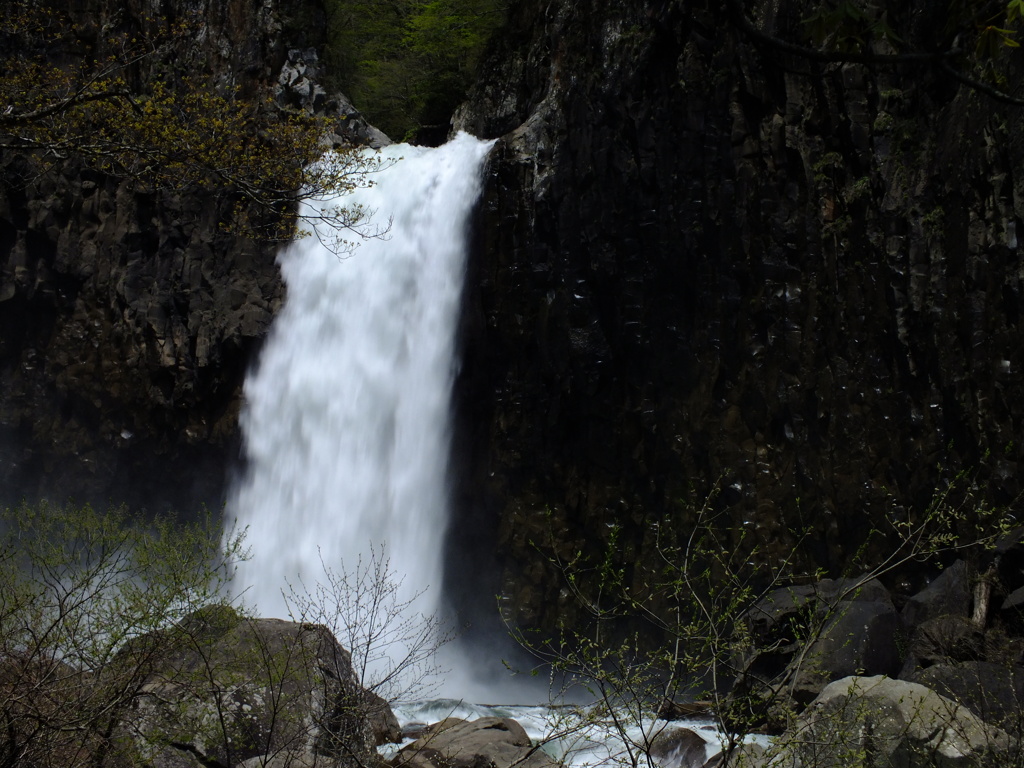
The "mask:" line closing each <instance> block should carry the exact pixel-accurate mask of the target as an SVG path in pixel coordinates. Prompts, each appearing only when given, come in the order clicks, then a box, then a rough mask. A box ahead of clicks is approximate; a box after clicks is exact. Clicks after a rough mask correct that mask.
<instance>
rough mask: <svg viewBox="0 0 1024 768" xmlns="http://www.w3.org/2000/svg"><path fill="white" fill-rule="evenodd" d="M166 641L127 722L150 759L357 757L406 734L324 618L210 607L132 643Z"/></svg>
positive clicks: (175, 763)
mask: <svg viewBox="0 0 1024 768" xmlns="http://www.w3.org/2000/svg"><path fill="white" fill-rule="evenodd" d="M148 649H160V650H159V656H158V657H157V660H156V663H155V664H154V667H153V671H152V673H151V674H150V675H149V676H148V678H147V679H146V680H145V681H144V684H143V686H142V688H141V694H140V696H139V697H138V699H137V706H136V708H135V709H134V711H133V712H132V713H131V714H130V715H129V716H128V717H127V718H126V720H125V722H124V723H123V730H124V731H125V732H126V733H127V734H129V735H130V737H131V738H132V739H133V740H134V742H135V744H136V745H137V748H138V750H139V751H140V753H141V754H142V755H143V756H144V757H145V759H146V763H147V764H148V765H151V766H153V768H179V767H182V768H183V767H184V766H199V765H207V766H208V765H221V766H229V767H230V766H238V765H241V764H249V765H251V764H252V761H256V763H260V764H262V763H265V762H267V761H268V760H269V761H271V764H273V765H282V766H284V765H296V766H307V765H325V766H332V768H333V767H334V766H338V767H344V766H352V768H355V766H360V768H362V767H364V766H367V765H371V764H373V763H374V762H375V761H379V758H378V757H377V753H376V749H375V747H376V746H377V744H378V743H380V742H382V741H383V740H392V739H394V738H397V737H398V736H399V734H400V729H399V727H398V721H397V719H396V718H395V716H394V714H393V713H392V712H391V710H390V708H389V707H388V706H387V704H386V703H385V702H384V701H383V700H381V699H379V698H378V697H375V696H372V695H370V694H368V693H367V692H366V691H365V690H363V688H362V687H361V686H360V685H359V682H358V679H357V678H356V676H355V673H354V672H353V669H352V664H351V659H350V656H349V653H348V651H346V650H345V649H344V648H342V647H341V645H339V644H338V641H337V640H336V639H335V638H334V636H333V635H332V634H331V633H330V632H329V631H328V630H327V629H326V628H325V627H322V626H319V625H314V624H300V623H295V622H289V621H280V620H277V619H249V618H244V617H242V616H239V615H238V614H237V613H236V612H235V611H233V610H232V609H230V608H227V607H214V608H208V609H204V610H203V611H201V612H198V613H196V614H193V615H192V616H191V617H189V618H188V619H186V620H185V621H184V622H182V623H181V625H179V626H178V627H175V628H173V629H169V630H166V631H164V632H161V633H156V634H155V635H150V636H147V637H145V638H142V639H141V640H139V641H137V642H135V643H133V644H131V645H130V646H129V647H128V648H126V649H125V651H124V653H139V652H144V651H146V650H148Z"/></svg>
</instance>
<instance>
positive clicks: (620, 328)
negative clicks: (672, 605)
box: [456, 0, 1024, 626]
mask: <svg viewBox="0 0 1024 768" xmlns="http://www.w3.org/2000/svg"><path fill="white" fill-rule="evenodd" d="M726 5H727V4H723V3H704V2H660V1H659V2H655V1H653V0H652V1H650V2H622V1H620V0H598V1H597V2H594V3H587V4H580V3H575V2H556V3H546V2H544V3H541V2H535V1H534V0H523V1H522V2H519V3H516V4H515V5H514V8H513V11H512V14H511V18H510V22H509V27H508V29H507V30H506V31H505V33H504V34H503V36H502V37H501V38H500V40H498V41H497V43H496V45H495V47H494V49H493V51H492V56H491V57H490V59H489V63H488V64H486V66H485V68H484V71H483V72H482V73H481V80H480V83H479V85H478V87H477V89H476V91H475V93H474V95H473V97H472V98H471V100H470V101H469V102H468V103H467V104H466V105H464V107H463V108H462V109H461V111H460V113H459V114H457V116H456V124H457V126H458V127H463V128H467V129H469V130H471V131H474V132H477V133H478V134H480V135H482V136H486V137H495V136H501V137H502V141H501V142H500V143H499V145H498V149H497V150H496V156H495V157H494V159H493V161H492V164H491V170H490V178H489V181H488V186H487V191H486V198H485V202H484V205H483V222H482V231H481V234H480V248H479V252H478V254H477V256H476V261H475V265H474V267H473V269H474V277H475V285H476V287H475V289H474V290H473V291H472V292H471V295H470V296H469V297H468V304H467V318H466V329H465V362H464V365H463V377H462V380H461V381H460V398H461V402H462V406H461V409H462V410H461V413H462V417H463V421H464V423H465V424H466V425H467V429H469V430H470V432H469V434H468V435H467V436H466V437H465V439H464V444H463V448H462V452H463V454H464V456H465V457H466V460H467V462H468V465H467V468H466V470H465V474H464V476H463V479H462V488H463V489H464V495H463V507H464V511H465V515H466V521H465V522H464V524H463V525H462V526H460V527H459V528H458V529H457V530H459V531H466V533H465V534H459V535H462V539H458V535H457V538H456V543H459V542H460V541H462V542H464V541H468V540H470V538H471V537H481V536H483V535H485V533H489V534H491V535H494V536H495V537H496V551H497V553H498V554H499V555H500V556H501V557H502V561H503V563H504V571H503V579H504V581H503V583H502V584H501V588H502V591H503V593H504V595H505V596H506V598H508V603H507V604H508V605H509V606H510V607H509V615H510V617H511V618H512V619H513V620H514V621H517V622H520V623H523V624H526V625H537V624H540V625H549V626H550V625H551V624H552V622H553V621H554V619H555V617H556V616H557V615H558V612H559V611H561V610H564V609H566V608H567V606H568V603H571V598H569V597H568V595H567V592H566V591H565V590H562V593H561V596H559V590H560V588H561V585H562V581H561V579H560V578H559V574H558V573H557V567H556V566H555V565H554V562H556V561H558V560H559V559H561V561H562V562H565V561H566V559H567V558H569V557H571V556H572V555H573V554H574V553H575V552H577V551H579V550H584V551H586V550H590V551H595V552H596V551H600V549H601V547H602V546H604V545H605V543H606V542H607V541H608V539H609V535H610V534H609V532H610V531H613V530H615V529H616V527H619V526H621V527H622V530H621V532H620V533H619V534H617V536H618V538H617V539H616V547H617V550H618V552H619V554H620V555H621V558H622V561H623V562H624V563H627V564H628V563H635V562H637V561H638V560H642V559H643V558H649V557H651V556H652V555H653V552H652V550H653V541H654V536H655V532H656V530H657V529H658V525H657V524H659V523H660V524H662V525H664V524H666V523H668V522H677V521H679V520H681V519H683V518H684V517H685V515H684V513H683V512H682V511H681V510H682V509H683V508H685V507H686V506H687V505H688V504H690V503H692V502H694V501H695V502H696V503H698V504H699V503H701V502H702V501H703V499H704V498H705V495H706V494H708V493H709V492H710V490H711V489H712V488H713V487H715V486H717V487H719V488H720V489H721V494H720V495H719V496H718V497H717V499H716V501H715V502H714V507H715V509H720V510H728V513H729V514H728V517H727V518H726V519H728V520H729V521H730V522H731V524H732V525H733V527H734V530H735V532H736V536H737V537H738V536H739V532H740V531H741V530H743V529H744V528H747V529H754V530H756V531H757V532H758V533H760V534H762V535H764V536H766V537H767V538H768V539H769V540H771V541H773V542H775V545H776V546H777V547H778V548H779V551H784V550H785V548H787V547H789V546H791V544H792V541H793V538H792V535H791V532H792V531H795V530H802V529H806V528H810V529H811V530H812V535H811V536H810V537H809V539H808V540H807V541H806V542H805V547H806V549H807V551H806V557H807V560H808V562H811V561H816V562H817V563H818V564H820V565H824V566H826V567H829V568H832V569H834V570H840V569H841V568H843V567H845V566H847V565H849V563H850V558H851V556H852V554H853V552H854V550H855V548H856V547H857V546H858V545H859V544H860V543H861V542H863V540H864V538H865V536H866V534H867V532H868V530H869V529H870V528H871V527H881V528H885V527H887V525H888V523H887V520H888V519H890V518H891V517H896V518H898V517H900V516H903V515H906V514H908V513H912V512H913V511H914V510H920V509H922V508H923V507H924V506H925V505H926V504H927V502H928V500H929V499H930V498H931V496H932V494H933V492H934V490H935V489H936V488H937V487H941V485H942V483H943V482H945V480H947V479H948V478H950V477H951V476H952V475H953V474H955V473H956V472H958V471H960V470H968V471H970V472H972V473H975V476H976V477H977V478H978V480H979V482H980V483H981V484H982V487H983V488H984V489H985V491H986V493H987V494H988V497H989V498H990V499H992V500H994V501H997V502H1007V501H1009V500H1012V499H1014V498H1015V497H1016V496H1017V494H1018V492H1019V490H1020V482H1019V472H1020V462H1021V459H1022V457H1024V454H1022V451H1024V446H1022V444H1021V440H1020V431H1021V427H1022V423H1021V422H1022V417H1024V410H1022V406H1021V403H1022V402H1024V397H1022V396H1024V376H1022V375H1021V366H1022V365H1024V337H1022V335H1021V333H1020V329H1019V322H1020V312H1021V308H1022V302H1021V290H1022V286H1021V278H1022V272H1021V256H1020V251H1019V246H1018V232H1019V231H1020V230H1019V228H1020V217H1021V213H1022V205H1024V203H1022V199H1024V198H1022V193H1024V188H1022V186H1021V185H1022V179H1024V177H1022V174H1021V170H1022V167H1024V166H1022V160H1024V146H1022V142H1024V139H1022V137H1021V135H1020V132H1019V131H1017V130H1016V129H1015V127H1014V126H1015V125H1016V124H1017V122H1018V121H1019V120H1020V116H1021V110H1020V109H1019V108H1016V107H1009V106H1003V105H1001V104H998V103H996V102H994V101H992V100H991V99H989V98H988V97H986V96H983V95H981V94H979V93H977V92H975V91H973V90H971V89H969V88H966V87H961V86H959V85H958V84H957V83H956V82H954V81H952V80H951V79H950V78H949V77H947V76H945V75H943V74H942V73H941V72H938V71H936V70H935V69H934V68H931V67H926V66H925V67H909V66H903V67H872V66H866V65H863V64H830V65H822V64H816V63H814V62H811V61H807V60H802V59H800V57H796V56H787V55H785V54H783V53H780V51H778V50H776V49H773V48H771V47H766V46H763V45H761V44H759V43H758V42H757V41H756V40H754V39H752V38H751V37H750V36H749V35H747V34H745V33H744V32H743V31H742V30H741V29H740V27H739V26H738V25H737V23H736V18H735V16H733V15H731V14H730V13H729V12H728V11H727V10H726V9H725V8H724V7H723V6H726ZM747 5H749V4H747ZM911 5H915V4H911ZM754 6H756V7H754V8H752V9H751V11H750V15H751V17H752V18H753V19H755V20H756V23H757V24H758V25H759V26H760V29H762V30H764V31H766V32H768V33H771V34H777V35H779V36H782V37H786V36H791V37H796V36H798V35H799V34H800V20H801V19H802V18H803V17H805V16H807V15H808V13H809V11H808V10H807V9H806V8H803V7H801V5H800V4H799V3H798V2H795V1H793V2H790V1H788V0H787V1H784V2H763V3H755V4H754ZM906 13H907V19H906V20H905V21H906V24H905V25H904V28H906V29H910V30H911V31H912V32H913V33H914V34H918V33H920V34H921V35H922V36H923V35H924V34H925V32H927V30H926V29H925V27H927V26H928V25H930V24H937V23H939V21H938V20H936V19H934V18H931V17H930V16H928V15H927V14H924V13H923V12H922V11H920V10H919V9H915V8H908V9H907V10H906ZM909 42H910V43H911V44H913V43H914V42H915V41H914V40H911V41H909ZM481 516H482V517H481ZM489 516H490V517H489ZM486 519H494V520H496V521H498V522H497V523H496V524H495V525H494V526H493V527H492V528H491V529H490V530H489V531H487V530H486V529H487V524H486V523H482V522H481V520H486ZM482 531H484V533H482ZM487 556H490V550H489V551H488V555H487ZM561 603H565V604H566V605H560V604H561Z"/></svg>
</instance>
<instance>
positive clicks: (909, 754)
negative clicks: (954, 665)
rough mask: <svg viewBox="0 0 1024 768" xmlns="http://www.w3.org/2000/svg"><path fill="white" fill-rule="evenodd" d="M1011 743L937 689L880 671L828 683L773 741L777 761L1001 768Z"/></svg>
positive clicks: (806, 766)
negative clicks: (872, 674)
mask: <svg viewBox="0 0 1024 768" xmlns="http://www.w3.org/2000/svg"><path fill="white" fill-rule="evenodd" d="M1016 748H1017V742H1016V740H1015V739H1014V738H1012V737H1011V736H1009V735H1008V734H1007V733H1005V732H1004V731H1002V730H1000V729H999V728H995V727H993V726H990V725H988V724H986V723H984V722H983V721H982V720H980V719H979V718H978V717H977V716H976V715H974V714H973V713H972V712H971V711H970V710H968V709H967V708H966V707H963V706H961V705H959V704H957V703H956V702H955V701H952V700H950V699H947V698H945V697H944V696H940V695H939V694H938V693H936V692H935V691H932V690H931V689H929V688H926V687H924V686H923V685H919V684H917V683H911V682H907V681H903V680H894V679H892V678H888V677H884V676H880V675H879V676H874V677H857V676H851V677H846V678H843V679H842V680H838V681H836V682H834V683H831V684H830V685H829V686H827V687H826V688H825V690H823V691H822V692H821V695H820V696H818V698H817V699H815V700H814V702H812V704H811V705H810V706H809V707H808V708H807V710H806V711H805V713H804V715H803V717H802V718H801V720H800V721H799V722H798V723H797V724H796V726H794V728H793V730H791V731H788V732H787V733H785V734H783V736H782V737H781V738H780V739H779V741H778V743H777V750H778V752H779V757H778V762H779V764H780V765H792V766H797V767H801V768H811V767H812V766H813V768H847V766H850V765H860V766H864V768H876V767H877V768H883V766H884V768H894V767H899V768H915V767H916V766H943V768H947V767H948V768H953V767H954V766H976V765H1005V764H1008V762H1009V759H1010V754H1011V752H1013V751H1014V750H1016Z"/></svg>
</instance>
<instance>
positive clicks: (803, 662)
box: [738, 579, 905, 705]
mask: <svg viewBox="0 0 1024 768" xmlns="http://www.w3.org/2000/svg"><path fill="white" fill-rule="evenodd" d="M744 621H745V622H746V624H747V627H748V630H749V633H750V637H751V638H752V641H753V647H752V648H751V649H750V652H749V653H748V655H747V657H746V658H745V659H742V660H741V661H740V663H739V665H738V668H739V669H742V670H745V674H746V676H747V678H748V679H752V680H757V681H760V683H759V685H761V686H762V687H765V688H768V689H771V688H776V687H779V686H783V687H785V689H786V691H787V692H791V693H792V696H793V698H794V699H795V700H796V702H797V703H798V704H800V705H806V704H807V703H809V702H810V701H811V700H812V699H813V698H814V697H815V696H817V695H818V693H819V692H820V691H821V689H822V688H823V687H824V686H825V685H826V684H827V683H829V682H831V681H833V680H838V679H840V678H842V677H846V676H848V675H853V674H862V673H867V674H885V675H896V674H897V673H898V672H899V671H900V669H901V667H902V664H903V653H902V650H903V649H902V647H901V646H902V638H903V637H904V635H905V630H904V624H903V620H902V618H901V617H900V615H899V614H898V613H897V612H896V609H895V607H894V606H893V604H892V600H891V599H890V597H889V593H888V590H886V588H885V587H884V586H883V585H882V584H881V583H880V582H878V581H877V580H869V581H866V582H863V583H861V580H857V579H838V580H832V579H826V580H823V581H822V582H820V583H818V584H814V585H803V586H798V587H792V588H785V589H777V590H774V591H773V592H771V593H770V594H768V595H767V596H766V597H765V598H764V599H763V600H761V601H760V602H758V603H757V604H756V605H755V606H753V608H751V610H750V611H748V612H747V614H746V615H745V616H744ZM743 684H744V683H743V682H742V681H741V682H740V685H743ZM747 685H748V687H750V684H749V683H747ZM754 688H756V686H754ZM741 690H742V689H741ZM752 690H753V688H752ZM755 692H757V691H755ZM787 695H788V694H787ZM766 698H769V699H774V698H776V697H775V696H769V697H766Z"/></svg>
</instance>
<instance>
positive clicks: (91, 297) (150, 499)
mask: <svg viewBox="0 0 1024 768" xmlns="http://www.w3.org/2000/svg"><path fill="white" fill-rule="evenodd" d="M87 5H88V7H87V8H86V7H85V6H83V8H84V10H83V11H82V12H83V13H84V14H85V16H86V19H87V20H88V21H89V22H90V23H91V22H95V21H97V20H100V21H102V20H103V19H107V18H108V17H112V14H114V13H115V12H118V11H119V12H120V13H121V14H122V15H121V16H119V17H118V18H119V19H120V20H121V22H122V23H139V24H144V23H145V22H143V21H139V19H141V18H142V16H143V13H144V11H143V9H138V8H135V6H134V5H133V4H129V5H128V6H123V4H120V3H117V4H113V3H106V2H105V0H96V1H95V2H92V3H89V4H87ZM145 12H147V13H152V12H153V9H152V8H148V9H146V10H145ZM158 12H159V13H160V14H163V15H164V16H165V17H166V18H169V19H174V18H181V17H183V16H185V15H189V14H192V15H193V19H194V20H195V21H196V23H197V24H198V29H199V32H197V33H196V34H195V35H194V36H193V37H192V38H191V41H190V44H189V46H188V47H186V48H184V49H177V50H176V51H175V54H176V55H177V56H179V57H181V60H183V61H185V62H186V63H187V66H188V67H191V68H192V71H194V73H195V77H196V79H197V80H199V81H201V82H202V81H205V82H207V83H208V87H210V88H214V89H226V88H233V87H236V86H237V87H240V88H241V89H242V91H243V92H248V93H250V94H253V93H257V92H260V91H261V90H262V89H266V88H269V87H271V86H273V85H275V84H278V83H277V81H278V78H279V73H280V71H281V70H282V69H283V68H284V67H285V65H286V64H287V63H288V54H289V50H290V49H296V48H299V47H302V48H308V47H309V46H312V45H316V44H319V42H320V40H319V36H320V35H322V31H323V29H324V26H325V25H324V24H323V23H322V9H321V8H320V7H319V5H318V4H317V3H315V2H314V3H309V4H304V5H302V6H296V7H290V8H288V9H287V12H285V9H283V8H281V7H279V5H278V4H277V3H276V2H265V1H264V0H219V1H218V2H212V3H202V4H195V3H191V2H186V1H185V0H182V1H181V2H174V3H164V4H163V5H161V7H160V8H159V9H158ZM126 16H127V18H128V21H126ZM317 19H320V21H319V22H318V21H317ZM82 28H83V29H89V28H92V27H90V26H86V25H84V24H83V27H82ZM179 63H180V61H179ZM141 76H145V72H143V73H142V75H141ZM307 81H308V78H307ZM287 86H288V84H287V83H286V84H279V87H278V96H279V98H282V99H288V98H290V94H289V92H288V90H287ZM0 165H2V168H3V173H2V178H3V181H2V183H0V328H2V334H0V382H2V383H0V489H2V491H0V503H4V502H10V501H11V500H13V499H15V498H18V497H21V496H28V497H37V496H49V497H50V498H51V499H56V500H63V499H66V498H67V497H69V496H74V497H75V498H76V500H79V501H83V500H93V501H96V502H101V503H105V502H106V501H108V500H114V501H127V502H129V503H132V504H135V505H140V506H147V507H149V508H150V509H156V508H161V507H174V508H177V509H179V510H183V511H187V510H190V509H194V508H195V507H196V506H198V504H199V503H203V502H205V503H207V504H210V505H213V506H217V505H219V504H220V503H221V500H222V498H223V485H224V483H225V481H226V477H227V472H228V466H229V464H230V462H231V460H232V459H233V457H234V456H236V455H237V445H236V443H237V416H238V410H239V402H240V397H241V384H242V380H243V377H244V374H245V370H246V366H247V365H248V362H249V361H250V360H251V359H252V353H253V351H254V349H255V348H256V346H257V345H258V343H259V340H260V339H261V338H262V337H263V335H264V334H265V333H266V330H267V327H268V325H269V323H270V321H271V318H272V317H273V315H274V312H275V311H276V309H277V307H278V306H279V305H280V303H281V300H282V286H281V282H280V279H279V276H278V272H277V267H276V264H275V262H274V257H275V253H276V250H277V248H276V246H275V245H271V244H260V243H256V242H254V241H251V240H248V239H245V238H242V237H234V236H229V235H227V234H225V233H224V232H223V231H222V226H221V222H222V221H225V220H226V219H227V218H228V214H229V205H230V203H229V202H228V201H227V200H221V199H219V197H218V196H217V195H216V194H207V195H202V196H196V197H186V196H171V195H167V194H154V193H151V192H147V191H144V190H142V189H139V188H136V187H135V186H133V184H132V183H131V182H124V181H118V180H115V179H110V178H107V177H104V176H102V175H100V174H97V173H95V172H94V171H91V170H89V169H87V168H83V167H80V166H79V165H77V164H76V163H74V162H73V161H70V162H68V163H66V164H65V165H64V166H63V167H62V168H60V170H59V172H57V173H52V174H48V175H44V176H36V175H35V174H34V170H35V168H34V167H33V166H32V165H31V164H30V163H29V162H28V161H26V159H25V158H24V157H20V156H15V155H0Z"/></svg>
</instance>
